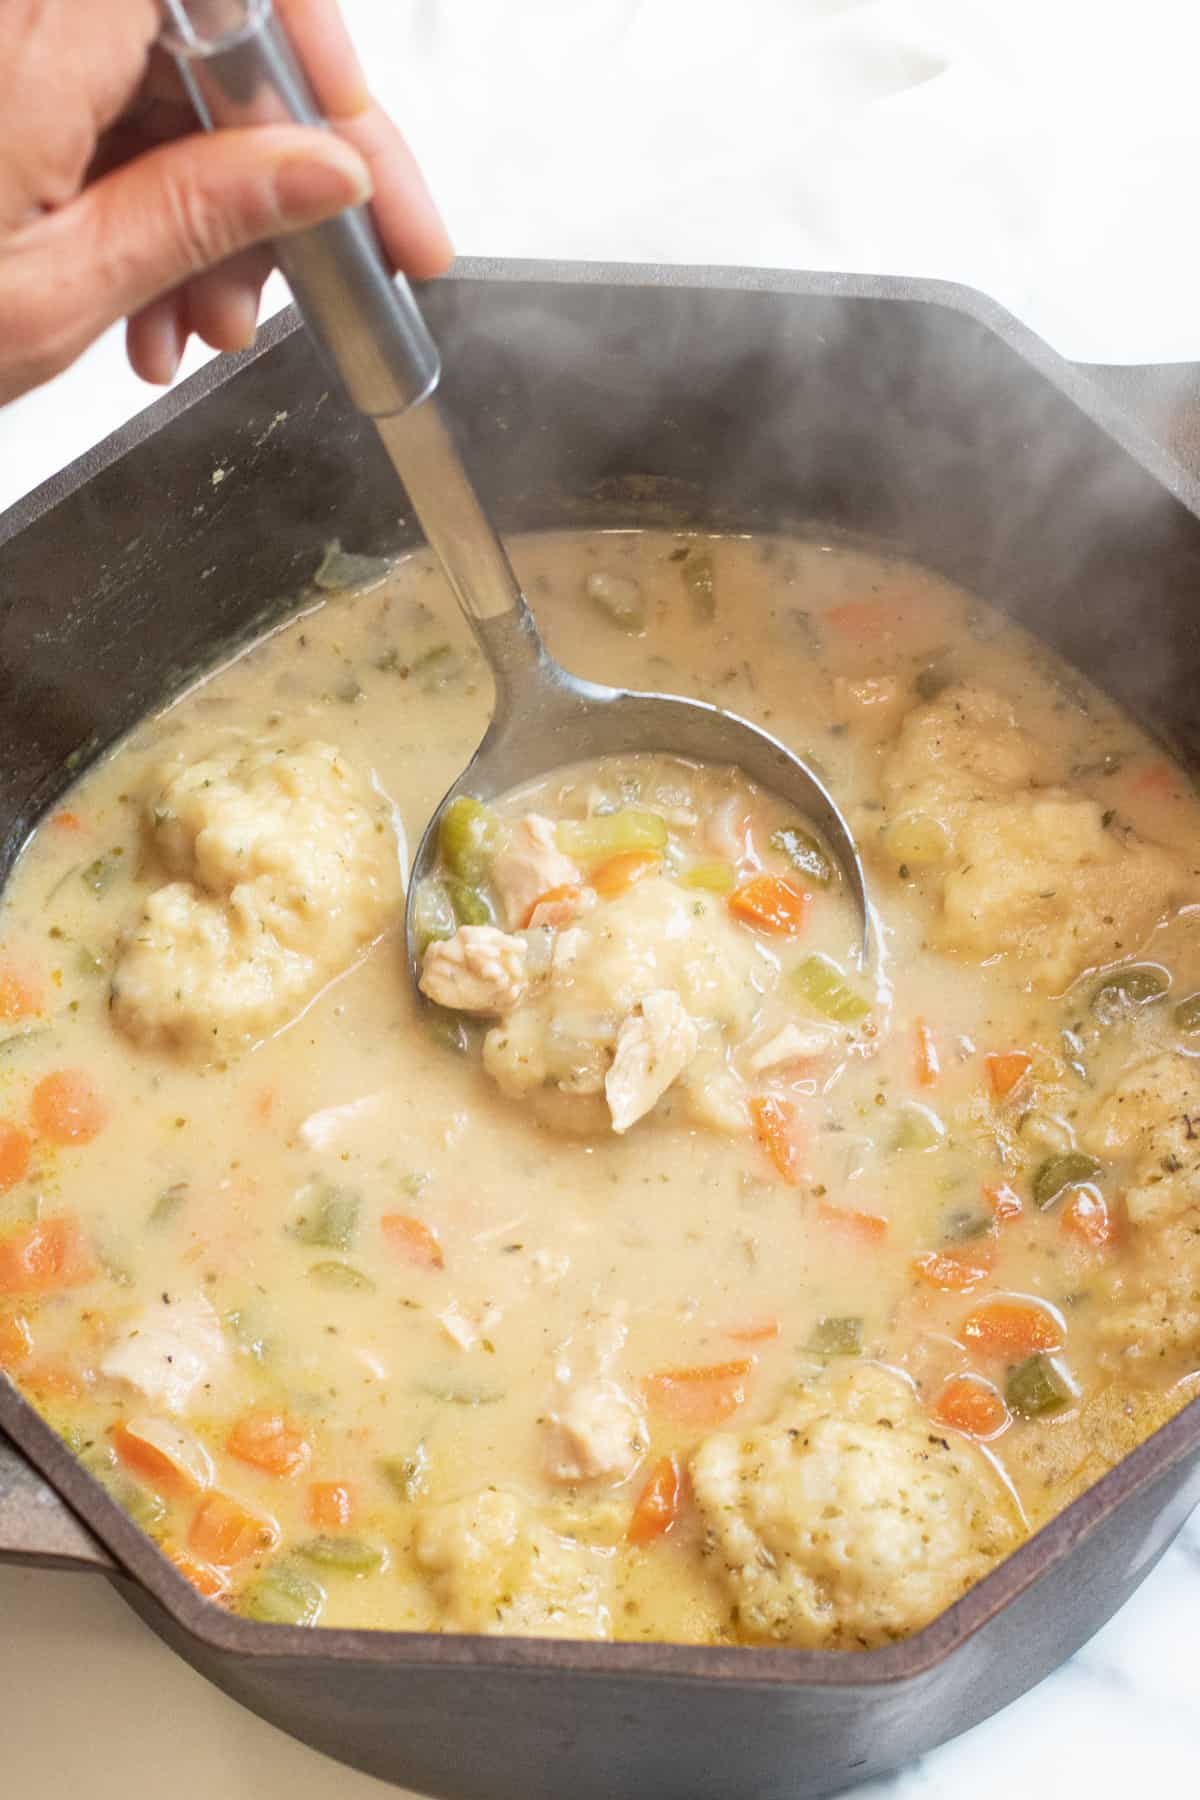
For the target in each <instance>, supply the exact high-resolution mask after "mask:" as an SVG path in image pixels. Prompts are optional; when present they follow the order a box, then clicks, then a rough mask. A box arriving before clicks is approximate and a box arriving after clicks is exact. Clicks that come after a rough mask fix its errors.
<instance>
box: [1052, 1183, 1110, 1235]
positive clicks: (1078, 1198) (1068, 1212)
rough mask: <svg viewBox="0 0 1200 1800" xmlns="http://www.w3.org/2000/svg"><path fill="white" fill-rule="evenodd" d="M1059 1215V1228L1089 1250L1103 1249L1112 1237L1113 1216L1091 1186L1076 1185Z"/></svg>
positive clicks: (1101, 1197)
mask: <svg viewBox="0 0 1200 1800" xmlns="http://www.w3.org/2000/svg"><path fill="white" fill-rule="evenodd" d="M1059 1216H1060V1219H1061V1225H1062V1230H1063V1231H1065V1232H1067V1233H1068V1234H1069V1235H1070V1236H1071V1237H1074V1238H1078V1239H1079V1240H1080V1242H1081V1243H1084V1244H1087V1245H1088V1246H1089V1248H1090V1249H1092V1250H1106V1249H1107V1248H1108V1246H1109V1245H1110V1244H1112V1243H1114V1242H1115V1241H1116V1236H1117V1225H1116V1220H1115V1219H1114V1218H1113V1216H1112V1214H1111V1213H1110V1212H1109V1210H1108V1207H1107V1206H1106V1205H1105V1202H1104V1196H1103V1194H1100V1193H1097V1191H1096V1189H1095V1188H1091V1187H1082V1188H1076V1190H1075V1192H1074V1193H1073V1194H1072V1195H1071V1198H1070V1199H1069V1200H1068V1201H1067V1203H1066V1205H1065V1206H1064V1207H1063V1209H1062V1212H1061V1214H1060V1215H1059Z"/></svg>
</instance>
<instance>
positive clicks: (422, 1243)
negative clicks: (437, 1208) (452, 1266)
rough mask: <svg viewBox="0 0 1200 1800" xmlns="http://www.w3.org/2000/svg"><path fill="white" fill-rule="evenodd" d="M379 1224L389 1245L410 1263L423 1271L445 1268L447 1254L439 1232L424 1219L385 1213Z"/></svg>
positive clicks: (403, 1214)
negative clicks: (439, 1237)
mask: <svg viewBox="0 0 1200 1800" xmlns="http://www.w3.org/2000/svg"><path fill="white" fill-rule="evenodd" d="M379 1222H380V1224H381V1225H382V1227H383V1235H384V1237H385V1238H386V1239H387V1241H388V1243H389V1244H391V1246H392V1248H393V1249H395V1250H399V1251H400V1252H401V1253H402V1254H403V1255H404V1257H405V1258H406V1259H407V1260H408V1261H409V1262H410V1263H415V1264H416V1265H417V1267H418V1268H421V1269H444V1268H445V1266H446V1253H445V1251H444V1250H443V1249H442V1246H441V1243H440V1242H439V1240H438V1235H437V1232H436V1231H434V1229H433V1227H432V1226H431V1225H426V1223H425V1221H424V1220H423V1219H414V1218H413V1217H412V1216H411V1214H409V1213H384V1215H383V1218H382V1219H381V1220H380V1221H379Z"/></svg>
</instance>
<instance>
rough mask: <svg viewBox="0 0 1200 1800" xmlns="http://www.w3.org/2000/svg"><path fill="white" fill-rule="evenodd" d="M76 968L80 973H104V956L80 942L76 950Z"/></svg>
mask: <svg viewBox="0 0 1200 1800" xmlns="http://www.w3.org/2000/svg"><path fill="white" fill-rule="evenodd" d="M75 968H76V971H77V972H78V973H79V974H80V975H103V973H104V958H103V957H102V956H97V955H96V952H95V951H94V950H89V949H88V947H87V945H86V944H80V946H79V948H78V950H76V952H75Z"/></svg>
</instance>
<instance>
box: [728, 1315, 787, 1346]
mask: <svg viewBox="0 0 1200 1800" xmlns="http://www.w3.org/2000/svg"><path fill="white" fill-rule="evenodd" d="M725 1336H726V1337H728V1338H732V1339H733V1341H734V1343H735V1344H765V1343H766V1342H767V1341H768V1339H769V1338H777V1337H778V1336H779V1320H778V1319H747V1321H746V1323H745V1324H744V1325H730V1326H729V1327H728V1329H727V1330H726V1332H725Z"/></svg>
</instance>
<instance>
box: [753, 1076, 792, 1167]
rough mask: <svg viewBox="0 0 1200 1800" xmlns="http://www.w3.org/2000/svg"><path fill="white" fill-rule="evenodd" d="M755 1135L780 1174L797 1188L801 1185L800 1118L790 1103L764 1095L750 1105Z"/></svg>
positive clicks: (771, 1095)
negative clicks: (798, 1183)
mask: <svg viewBox="0 0 1200 1800" xmlns="http://www.w3.org/2000/svg"><path fill="white" fill-rule="evenodd" d="M750 1117H751V1119H752V1120H753V1121H754V1134H755V1136H756V1137H757V1139H758V1141H759V1143H760V1144H761V1145H762V1147H763V1149H764V1150H765V1151H766V1153H767V1155H768V1156H769V1157H770V1159H771V1161H772V1162H773V1163H774V1165H775V1167H776V1169H777V1170H778V1172H779V1174H780V1175H781V1176H782V1177H783V1179H784V1180H785V1181H787V1182H790V1183H791V1184H792V1186H793V1187H794V1186H795V1185H796V1183H797V1182H798V1181H800V1179H801V1177H802V1174H803V1169H802V1165H801V1135H800V1123H799V1115H798V1113H797V1110H796V1108H795V1106H794V1105H793V1104H792V1102H791V1101H790V1100H780V1099H778V1098H776V1096H775V1095H774V1094H761V1095H758V1096H756V1098H755V1099H753V1100H751V1102H750Z"/></svg>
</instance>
